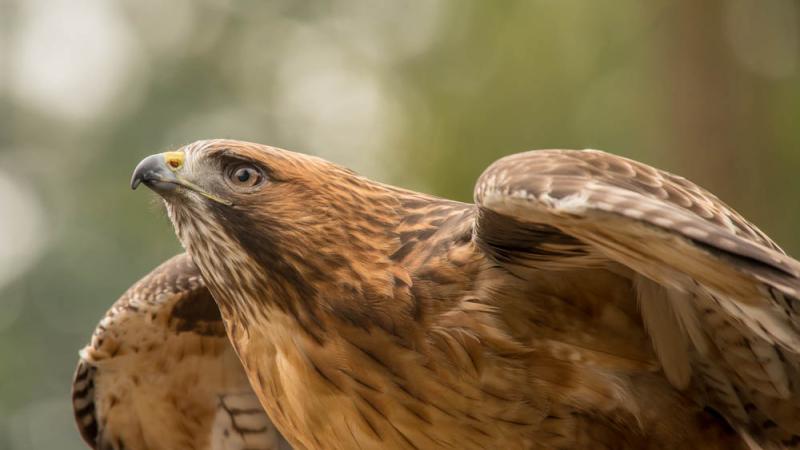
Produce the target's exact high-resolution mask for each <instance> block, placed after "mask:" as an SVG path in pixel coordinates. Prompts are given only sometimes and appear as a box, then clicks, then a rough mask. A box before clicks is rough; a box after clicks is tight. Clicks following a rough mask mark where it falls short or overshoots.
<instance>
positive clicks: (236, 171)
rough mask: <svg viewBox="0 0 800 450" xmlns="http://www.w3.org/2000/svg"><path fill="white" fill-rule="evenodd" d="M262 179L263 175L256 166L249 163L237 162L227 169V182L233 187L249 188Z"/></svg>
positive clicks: (259, 182)
mask: <svg viewBox="0 0 800 450" xmlns="http://www.w3.org/2000/svg"><path fill="white" fill-rule="evenodd" d="M263 181H264V175H263V174H262V172H261V170H260V169H259V168H258V167H255V166H253V165H251V164H238V165H235V166H233V167H232V168H231V169H230V170H228V182H229V183H230V184H231V185H232V186H233V187H238V188H251V187H255V186H258V185H259V184H261V182H263Z"/></svg>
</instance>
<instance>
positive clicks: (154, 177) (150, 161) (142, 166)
mask: <svg viewBox="0 0 800 450" xmlns="http://www.w3.org/2000/svg"><path fill="white" fill-rule="evenodd" d="M174 176H175V175H174V174H173V173H172V172H171V171H170V170H169V169H168V168H167V166H166V164H165V163H164V157H163V155H150V156H148V157H147V158H145V159H143V160H142V161H141V162H139V164H137V165H136V168H135V169H133V175H132V176H131V189H134V190H135V189H136V188H137V187H139V185H140V184H142V183H144V184H146V185H147V186H148V187H152V185H153V183H156V182H159V181H169V180H171V179H172V178H174Z"/></svg>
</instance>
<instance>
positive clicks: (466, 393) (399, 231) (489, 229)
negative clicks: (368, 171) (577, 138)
mask: <svg viewBox="0 0 800 450" xmlns="http://www.w3.org/2000/svg"><path fill="white" fill-rule="evenodd" d="M140 182H144V183H146V184H147V185H148V186H149V187H151V188H152V189H154V190H155V191H156V192H158V193H159V194H160V195H162V196H163V197H164V199H165V203H166V205H167V210H168V213H169V216H170V218H171V220H172V221H173V224H174V225H175V228H176V232H177V234H178V237H179V239H180V240H181V242H182V243H183V245H184V247H185V248H186V249H187V251H188V252H189V254H190V255H191V257H192V259H193V261H194V262H195V263H196V264H197V265H198V267H199V269H200V271H201V273H202V275H203V277H204V279H205V280H206V282H207V284H208V286H209V289H210V291H211V292H212V293H213V294H214V299H215V300H216V301H217V304H218V305H219V306H220V310H221V312H222V317H223V319H224V322H225V325H226V330H227V332H228V335H229V337H230V339H231V341H232V343H233V346H234V348H236V350H237V351H238V354H239V357H240V359H241V361H242V363H243V365H244V367H245V371H246V372H247V374H248V377H249V380H250V383H251V385H252V386H253V387H254V390H255V391H256V393H257V394H258V396H259V399H260V401H261V403H262V405H263V406H264V408H265V409H266V411H267V412H268V413H269V415H270V417H271V418H272V419H273V422H275V424H276V425H277V426H278V428H279V429H280V430H281V431H282V432H283V433H284V435H285V436H286V437H287V439H289V441H291V442H292V443H293V444H295V445H297V446H298V447H305V448H309V449H337V448H338V449H354V448H364V449H367V448H410V449H413V448H419V449H422V448H426V449H427V448H458V449H469V448H475V449H477V448H534V449H575V448H593V449H594V448H608V449H612V448H613V449H662V448H663V449H668V448H699V449H736V448H747V447H748V446H749V447H757V446H758V445H763V446H765V447H772V446H786V447H797V446H798V445H800V444H799V443H800V411H798V405H800V385H799V384H800V377H799V376H798V372H797V370H798V362H800V357H798V350H800V335H798V325H800V322H799V321H798V317H797V314H798V313H797V311H798V308H799V306H798V305H799V304H798V301H797V297H798V292H800V279H799V278H798V277H800V263H798V262H797V261H795V260H794V259H792V258H790V257H788V256H786V255H785V254H784V253H783V252H782V251H781V250H780V249H779V248H778V246H777V245H775V244H774V243H773V242H772V241H770V240H769V238H768V237H766V236H765V235H764V234H763V233H762V232H760V231H759V230H758V229H757V228H756V227H755V226H753V225H751V224H749V223H748V222H747V221H746V220H744V219H743V218H741V217H740V216H739V215H738V214H736V213H735V212H734V211H732V210H731V209H730V208H728V207H727V206H726V205H724V204H723V203H722V202H720V201H719V200H718V199H717V198H716V197H714V196H713V195H711V194H710V193H708V192H706V191H704V190H702V189H701V188H699V187H697V186H696V185H694V184H692V183H691V182H689V181H687V180H685V179H683V178H680V177H677V176H674V175H670V174H667V173H665V172H662V171H659V170H657V169H654V168H652V167H649V166H647V165H644V164H641V163H637V162H634V161H631V160H627V159H624V158H620V157H617V156H613V155H609V154H606V153H602V152H599V151H566V150H546V151H535V152H528V153H522V154H518V155H513V156H509V157H507V158H503V159H501V160H499V161H498V162H496V163H495V164H493V165H492V166H491V167H490V168H489V169H487V171H486V172H485V173H484V174H483V175H482V176H481V177H480V179H479V180H478V183H477V187H476V190H475V204H474V205H470V204H463V203H458V202H453V201H449V200H443V199H440V198H436V197H432V196H428V195H424V194H419V193H415V192H410V191H406V190H403V189H399V188H395V187H391V186H386V185H383V184H380V183H376V182H373V181H370V180H368V179H365V178H363V177H359V176H357V175H356V174H354V173H352V172H351V171H349V170H347V169H344V168H341V167H339V166H336V165H334V164H332V163H329V162H326V161H323V160H321V159H318V158H314V157H310V156H306V155H301V154H296V153H292V152H287V151H284V150H279V149H275V148H272V147H266V146H262V145H258V144H251V143H245V142H238V141H229V140H215V141H200V142H197V143H194V144H191V145H189V146H186V147H184V148H183V149H181V150H180V151H179V152H170V153H166V154H163V155H154V156H151V157H149V158H147V159H145V160H144V161H143V162H142V163H141V164H140V165H139V167H137V170H136V172H135V173H134V179H133V185H134V186H136V185H137V184H139V183H140Z"/></svg>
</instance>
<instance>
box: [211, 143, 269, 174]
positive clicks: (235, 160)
mask: <svg viewBox="0 0 800 450" xmlns="http://www.w3.org/2000/svg"><path fill="white" fill-rule="evenodd" d="M211 156H212V157H213V156H216V157H218V158H220V159H221V161H222V168H223V170H228V169H229V168H231V167H234V166H237V165H240V164H251V165H253V166H255V167H257V168H259V169H260V170H261V173H262V174H263V175H264V177H265V178H266V179H268V180H270V181H281V179H280V178H279V177H277V176H276V175H275V171H274V170H272V168H270V167H269V166H267V165H266V164H264V162H263V161H259V160H257V159H254V158H250V157H247V156H244V155H240V154H237V153H234V152H233V151H231V150H228V149H222V150H219V151H217V152H215V153H214V154H212V155H211Z"/></svg>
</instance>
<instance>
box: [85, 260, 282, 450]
mask: <svg viewBox="0 0 800 450" xmlns="http://www.w3.org/2000/svg"><path fill="white" fill-rule="evenodd" d="M80 355H81V358H80V361H79V362H78V367H77V369H76V371H75V378H74V381H73V390H72V404H73V410H74V413H75V420H76V422H77V424H78V429H79V430H80V433H81V436H82V437H83V439H84V441H85V442H86V443H87V444H88V445H89V447H91V448H94V449H104V450H105V449H107V450H112V449H113V450H123V449H126V450H245V449H249V450H290V449H291V448H290V447H289V445H288V444H287V443H286V441H285V440H284V439H283V438H282V437H281V436H280V434H279V433H278V432H277V430H276V429H275V427H274V426H273V425H272V423H271V422H270V421H269V419H268V418H267V416H266V414H265V413H264V410H263V409H262V408H261V406H260V405H259V402H258V399H257V398H256V396H255V394H254V393H253V391H252V389H251V388H250V385H249V384H248V382H247V378H246V377H245V374H244V371H243V370H242V366H241V364H240V363H239V360H238V359H237V357H236V355H235V354H234V352H233V349H232V348H231V345H230V343H229V342H228V340H227V338H226V336H225V331H224V329H223V325H222V319H221V317H220V315H219V309H218V308H217V306H216V304H214V300H213V299H212V298H211V294H210V293H209V292H208V289H207V288H206V286H205V284H204V283H203V279H202V278H201V277H200V274H199V273H198V271H197V268H196V267H195V266H194V264H192V261H191V259H189V257H188V256H186V254H182V255H178V256H175V257H173V258H172V259H170V260H168V261H167V262H165V263H164V264H162V265H161V266H159V267H158V268H156V269H155V270H153V272H151V273H150V274H148V275H147V276H146V277H144V278H143V279H142V280H140V281H139V282H138V283H136V284H134V285H133V286H132V287H131V288H130V289H129V290H128V291H127V292H126V293H125V294H124V295H123V296H122V297H121V298H120V299H119V300H117V302H116V303H114V305H113V306H112V307H111V309H110V310H109V311H108V313H107V314H106V316H105V317H104V318H103V320H102V321H100V324H99V325H98V326H97V329H96V330H95V331H94V335H93V336H92V341H91V343H90V344H89V345H88V346H86V347H85V348H84V349H83V350H81V352H80Z"/></svg>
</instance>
